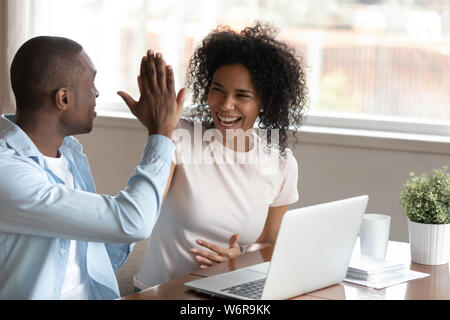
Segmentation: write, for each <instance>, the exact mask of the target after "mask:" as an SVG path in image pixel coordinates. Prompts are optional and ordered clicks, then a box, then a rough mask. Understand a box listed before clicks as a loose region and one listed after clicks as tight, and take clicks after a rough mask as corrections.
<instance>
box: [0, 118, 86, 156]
mask: <svg viewBox="0 0 450 320" xmlns="http://www.w3.org/2000/svg"><path fill="white" fill-rule="evenodd" d="M0 139H4V140H5V141H6V142H7V143H8V144H9V145H10V146H11V148H13V149H14V150H16V151H17V152H18V153H19V154H21V155H23V156H25V157H38V158H41V157H42V153H41V152H40V151H39V150H38V148H37V147H36V145H35V144H34V143H33V141H32V140H31V139H30V137H28V135H27V134H26V133H25V132H24V131H23V130H22V129H21V128H20V127H19V126H18V125H16V116H15V115H14V114H4V115H2V116H1V117H0ZM61 148H63V149H70V150H73V151H76V152H82V151H83V148H82V146H81V144H80V143H79V142H78V140H77V139H75V138H74V137H72V136H67V137H65V138H64V140H63V144H62V146H61Z"/></svg>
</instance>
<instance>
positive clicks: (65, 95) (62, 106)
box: [55, 88, 72, 111]
mask: <svg viewBox="0 0 450 320" xmlns="http://www.w3.org/2000/svg"><path fill="white" fill-rule="evenodd" d="M71 102H72V101H71V94H70V90H69V89H68V88H59V89H58V90H56V92H55V103H56V106H57V107H58V109H59V110H61V111H65V110H67V109H68V108H69V104H70V103H71Z"/></svg>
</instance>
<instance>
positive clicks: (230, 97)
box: [208, 64, 261, 137]
mask: <svg viewBox="0 0 450 320" xmlns="http://www.w3.org/2000/svg"><path fill="white" fill-rule="evenodd" d="M208 105H209V109H210V111H211V114H212V118H213V120H214V124H215V127H216V128H217V129H219V130H220V131H221V132H222V135H223V137H226V130H237V129H242V130H244V132H245V131H247V130H248V129H251V128H253V124H254V123H255V121H256V118H257V117H258V114H259V111H260V109H261V100H260V97H259V95H258V93H257V91H256V88H255V86H254V85H253V82H252V79H251V75H250V72H249V71H248V69H247V68H246V67H244V66H243V65H242V64H227V65H223V66H221V67H220V68H218V69H217V70H216V72H215V73H214V76H213V79H212V83H211V87H210V90H209V93H208Z"/></svg>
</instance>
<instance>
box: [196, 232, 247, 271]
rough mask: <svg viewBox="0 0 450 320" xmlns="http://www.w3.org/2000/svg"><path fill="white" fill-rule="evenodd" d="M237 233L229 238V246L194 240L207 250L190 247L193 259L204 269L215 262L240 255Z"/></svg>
mask: <svg viewBox="0 0 450 320" xmlns="http://www.w3.org/2000/svg"><path fill="white" fill-rule="evenodd" d="M238 240H239V234H233V235H232V236H231V237H230V240H229V248H228V249H225V248H222V247H220V246H218V245H216V244H214V243H212V242H208V241H205V240H201V239H198V240H196V242H197V243H198V244H199V245H201V246H203V247H205V248H208V249H209V250H211V251H213V252H211V251H207V250H203V249H199V248H192V249H191V252H192V253H193V254H195V255H196V257H195V259H197V261H198V262H200V263H201V265H200V268H202V269H206V268H208V267H210V266H213V265H215V264H217V263H220V262H223V261H227V260H230V259H233V258H236V257H238V256H240V255H241V248H240V247H239V243H238Z"/></svg>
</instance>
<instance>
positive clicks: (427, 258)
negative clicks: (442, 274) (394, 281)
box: [408, 219, 450, 265]
mask: <svg viewBox="0 0 450 320" xmlns="http://www.w3.org/2000/svg"><path fill="white" fill-rule="evenodd" d="M408 230H409V243H410V246H411V261H412V262H415V263H419V264H427V265H439V264H445V263H448V262H449V260H450V224H424V223H417V222H412V221H411V220H409V219H408Z"/></svg>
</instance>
